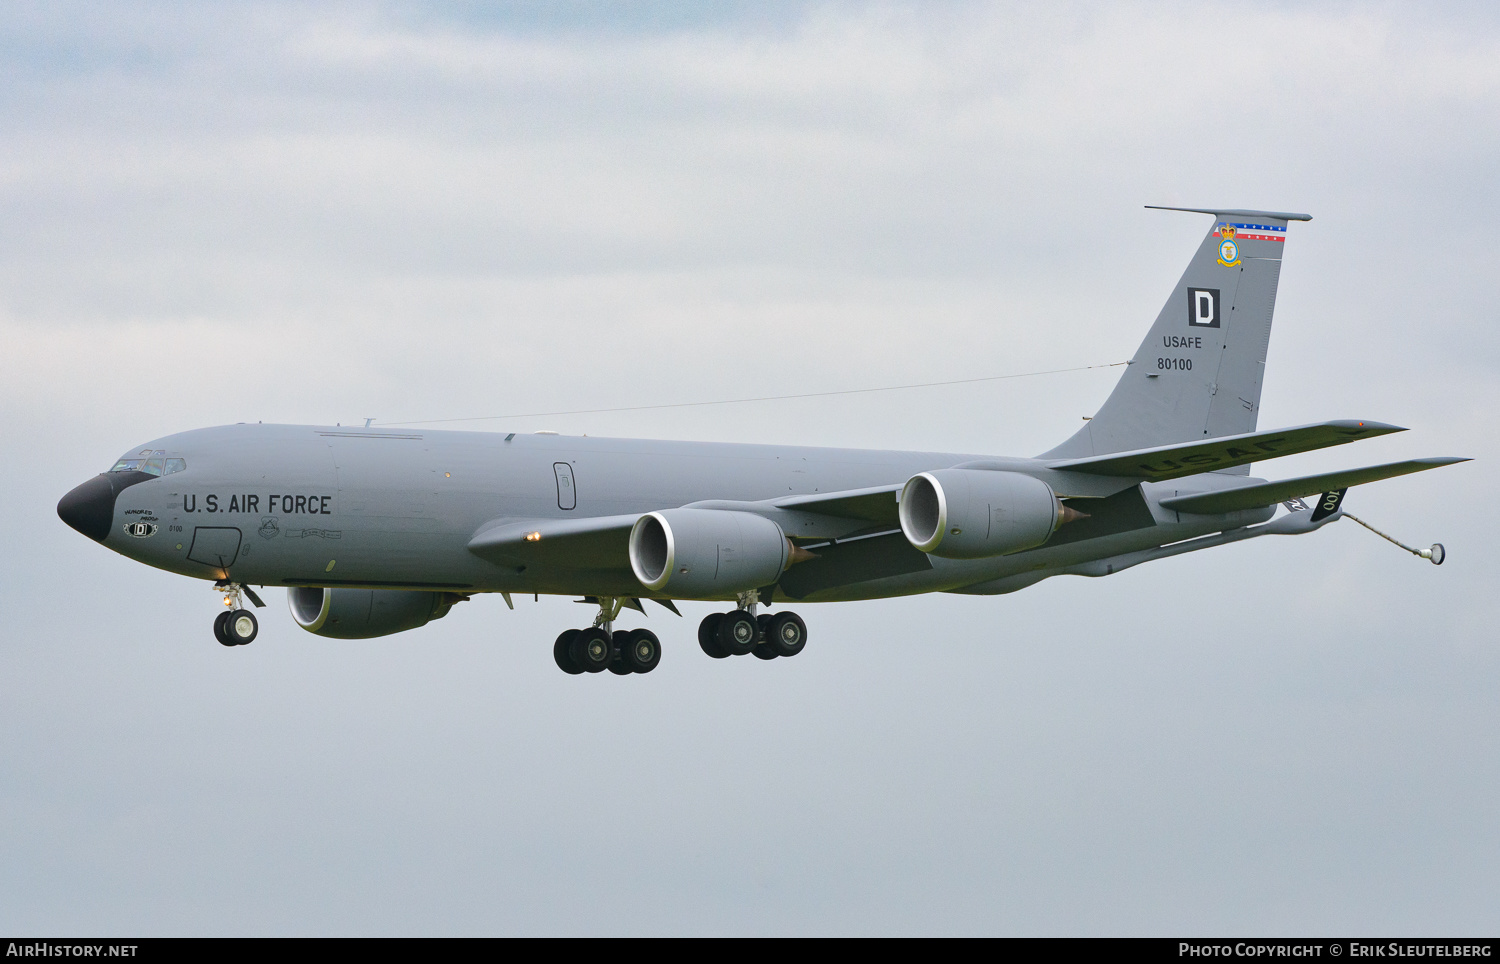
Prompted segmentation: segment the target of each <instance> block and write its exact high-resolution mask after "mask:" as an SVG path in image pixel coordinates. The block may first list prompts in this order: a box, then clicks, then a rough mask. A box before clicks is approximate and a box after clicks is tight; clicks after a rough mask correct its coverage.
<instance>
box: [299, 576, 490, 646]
mask: <svg viewBox="0 0 1500 964" xmlns="http://www.w3.org/2000/svg"><path fill="white" fill-rule="evenodd" d="M463 598H464V597H463V596H460V595H459V594H457V593H452V592H421V591H415V590H408V589H316V588H312V587H302V586H299V587H297V588H296V589H288V590H287V592H286V601H287V606H288V608H290V609H291V611H292V618H293V619H295V620H296V621H297V625H298V626H301V627H302V628H303V629H305V630H307V631H308V632H310V633H313V634H315V635H317V636H327V637H329V638H330V639H371V638H373V637H375V636H389V635H391V634H392V633H403V632H405V631H406V630H408V629H416V628H417V627H418V626H425V625H427V624H428V623H430V622H432V621H433V620H434V619H442V618H443V617H444V616H446V615H448V610H450V609H452V608H453V604H454V603H455V602H458V601H460V600H462V599H463Z"/></svg>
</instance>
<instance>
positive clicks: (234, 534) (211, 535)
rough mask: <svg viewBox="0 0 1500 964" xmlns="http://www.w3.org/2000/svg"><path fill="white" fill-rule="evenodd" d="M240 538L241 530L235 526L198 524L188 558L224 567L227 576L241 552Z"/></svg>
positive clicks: (216, 566) (218, 567) (208, 564)
mask: <svg viewBox="0 0 1500 964" xmlns="http://www.w3.org/2000/svg"><path fill="white" fill-rule="evenodd" d="M240 538H241V535H240V530H239V529H238V528H236V527H234V526H198V527H197V528H196V529H194V530H193V544H192V545H191V546H189V547H188V559H189V561H191V562H197V563H201V564H203V565H205V566H213V567H214V568H215V569H222V570H224V572H225V575H226V577H227V575H228V572H229V567H230V566H232V565H234V559H235V557H236V556H238V555H239V554H240Z"/></svg>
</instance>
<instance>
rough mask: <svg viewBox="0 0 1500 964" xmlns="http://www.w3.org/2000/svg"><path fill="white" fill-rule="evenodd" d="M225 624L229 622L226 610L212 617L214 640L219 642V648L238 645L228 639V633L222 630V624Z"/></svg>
mask: <svg viewBox="0 0 1500 964" xmlns="http://www.w3.org/2000/svg"><path fill="white" fill-rule="evenodd" d="M227 622H229V610H227V609H226V610H224V611H223V612H221V613H219V615H217V616H215V617H214V639H217V640H218V641H219V645H220V646H235V645H238V644H237V643H235V641H234V640H232V639H230V638H229V631H228V630H227V629H225V628H224V624H225V623H227Z"/></svg>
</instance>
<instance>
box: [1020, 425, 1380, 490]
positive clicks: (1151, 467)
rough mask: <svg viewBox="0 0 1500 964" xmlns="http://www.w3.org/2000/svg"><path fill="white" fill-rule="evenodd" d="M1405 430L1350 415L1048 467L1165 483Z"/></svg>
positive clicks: (1066, 461)
mask: <svg viewBox="0 0 1500 964" xmlns="http://www.w3.org/2000/svg"><path fill="white" fill-rule="evenodd" d="M1404 431H1406V429H1404V428H1402V427H1400V426H1399V425H1387V424H1385V423H1384V422H1369V421H1364V422H1361V421H1354V420H1352V419H1351V420H1340V421H1334V422H1319V423H1317V424H1314V425H1298V426H1296V427H1294V428H1284V429H1280V430H1278V431H1274V432H1248V433H1246V434H1244V435H1225V436H1220V437H1218V438H1211V439H1205V440H1203V441H1202V442H1189V443H1187V444H1178V445H1159V446H1156V447H1155V448H1149V449H1136V450H1134V451H1131V452H1116V453H1114V454H1111V455H1095V456H1090V457H1088V458H1082V459H1066V460H1064V461H1061V462H1052V463H1050V464H1049V467H1050V468H1053V469H1058V470H1063V471H1068V472H1083V473H1086V474H1089V475H1113V476H1125V477H1129V478H1137V479H1147V480H1150V481H1153V482H1161V481H1165V480H1167V479H1178V478H1182V477H1183V476H1187V475H1197V474H1199V473H1200V472H1212V471H1214V470H1216V469H1228V468H1233V467H1234V466H1236V465H1249V464H1250V463H1251V462H1259V461H1262V460H1264V459H1274V458H1280V457H1281V456H1283V455H1297V454H1299V453H1302V452H1311V451H1314V450H1315V449H1322V448H1328V447H1329V446H1331V445H1343V444H1345V443H1346V442H1355V441H1358V440H1360V439H1366V438H1375V437H1376V436H1377V435H1389V434H1391V433H1392V432H1404Z"/></svg>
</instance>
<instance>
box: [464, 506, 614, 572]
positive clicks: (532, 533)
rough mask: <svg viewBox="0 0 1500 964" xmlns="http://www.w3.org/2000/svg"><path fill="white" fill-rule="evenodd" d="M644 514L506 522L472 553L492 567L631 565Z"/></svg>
mask: <svg viewBox="0 0 1500 964" xmlns="http://www.w3.org/2000/svg"><path fill="white" fill-rule="evenodd" d="M638 518H640V513H634V514H631V515H608V516H596V517H594V518H585V519H519V520H515V521H511V520H502V521H500V522H499V524H497V525H493V526H490V527H489V528H486V529H481V530H480V531H479V532H478V533H476V534H475V535H474V538H472V539H470V540H469V551H470V552H472V553H474V554H475V555H476V556H479V557H480V558H483V559H489V560H491V561H493V562H506V563H511V564H514V565H520V566H528V565H545V566H555V567H557V568H559V569H609V568H619V567H623V566H628V565H630V559H629V555H628V552H629V545H630V529H631V527H632V526H634V525H635V520H636V519H638Z"/></svg>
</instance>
